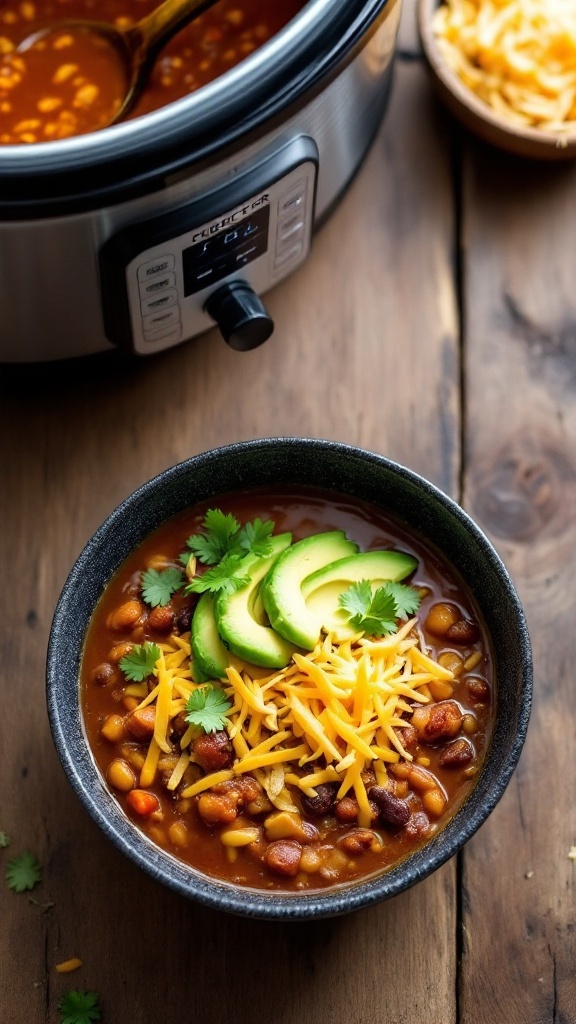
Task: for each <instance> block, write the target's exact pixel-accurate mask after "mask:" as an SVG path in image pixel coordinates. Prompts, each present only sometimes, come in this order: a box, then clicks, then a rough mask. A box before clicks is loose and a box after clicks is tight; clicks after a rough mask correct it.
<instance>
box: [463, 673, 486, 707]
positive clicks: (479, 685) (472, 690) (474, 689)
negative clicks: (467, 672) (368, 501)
mask: <svg viewBox="0 0 576 1024" xmlns="http://www.w3.org/2000/svg"><path fill="white" fill-rule="evenodd" d="M466 689H467V690H468V693H469V694H470V696H471V697H472V699H473V700H475V701H477V702H478V703H479V704H483V703H484V702H485V701H487V700H488V697H489V694H490V687H489V686H488V683H487V682H486V680H485V679H482V678H481V677H480V676H468V678H467V679H466Z"/></svg>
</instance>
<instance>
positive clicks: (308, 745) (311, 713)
mask: <svg viewBox="0 0 576 1024" xmlns="http://www.w3.org/2000/svg"><path fill="white" fill-rule="evenodd" d="M160 647H161V655H160V658H159V659H158V661H157V662H156V666H155V670H154V671H155V675H156V676H157V685H156V686H155V687H154V688H153V689H152V691H151V692H150V693H149V694H148V695H147V697H145V698H144V699H143V700H142V701H141V703H140V705H139V707H145V706H147V705H149V704H153V703H155V707H156V719H155V729H154V735H153V737H152V739H151V741H150V744H149V748H148V753H147V756H146V759H145V762H144V765H143V767H142V770H141V777H140V785H141V786H144V787H146V786H150V785H152V783H153V782H154V780H155V778H156V774H157V772H158V771H159V770H160V767H161V765H162V761H161V758H162V754H163V753H166V751H171V752H172V758H173V761H175V764H174V765H173V766H172V772H171V776H170V778H169V780H168V789H170V790H174V789H176V787H177V786H178V785H180V783H181V782H182V779H183V777H184V776H185V773H186V771H187V769H188V767H189V766H190V765H191V764H193V763H194V751H193V741H194V739H195V738H196V737H197V736H199V735H201V730H200V729H199V728H198V727H196V726H193V725H190V726H189V728H188V729H187V730H186V732H185V733H184V735H183V736H182V737H181V739H180V740H179V746H180V754H179V755H178V754H177V755H174V753H173V749H172V747H171V745H170V741H169V735H170V731H171V722H172V719H173V718H174V717H175V716H176V715H177V714H179V712H181V711H182V710H185V707H186V701H187V700H188V698H189V697H190V695H191V694H192V693H193V691H194V690H195V689H197V688H198V687H200V686H203V685H206V684H203V683H196V682H195V681H194V679H193V675H192V670H191V667H190V653H191V652H190V643H189V638H188V637H176V636H174V637H171V638H170V640H169V642H167V643H165V644H161V645H160ZM260 671H262V670H260ZM453 678H454V677H453V674H452V672H450V671H449V670H448V669H446V668H443V667H442V666H441V665H439V664H438V663H437V662H435V661H433V659H432V658H430V657H429V656H428V655H427V654H426V653H425V651H423V650H422V644H421V639H420V635H419V633H418V632H417V629H416V620H415V619H411V620H410V621H409V622H406V623H405V624H404V625H403V626H402V628H401V629H400V630H399V631H398V632H397V633H396V634H394V635H392V636H386V637H384V638H382V639H381V640H369V639H367V638H365V637H364V636H363V634H362V633H358V634H356V635H355V636H353V637H351V638H349V639H347V640H346V641H345V642H343V643H338V642H337V641H336V639H335V638H334V637H333V636H331V635H328V636H326V637H324V638H323V639H322V640H321V642H319V643H318V645H317V646H316V648H315V650H314V651H312V652H311V653H310V654H306V655H303V654H302V655H301V654H295V655H294V657H293V659H292V661H291V663H290V665H289V666H288V667H287V668H285V669H282V670H281V671H276V672H274V673H273V674H270V675H266V676H263V675H257V674H256V672H255V671H254V670H253V669H251V668H250V667H249V666H247V665H244V664H243V663H240V662H237V663H236V665H230V666H229V667H228V669H227V674H226V678H225V679H223V680H221V681H218V680H215V681H214V684H213V685H215V686H221V687H222V688H223V690H224V692H225V693H226V696H227V697H228V700H229V701H230V703H231V705H232V706H231V708H230V710H229V711H228V713H227V716H226V717H227V725H226V730H227V732H228V735H229V737H230V740H231V742H232V745H233V747H234V751H235V755H236V757H235V762H234V764H233V767H232V768H229V769H225V770H223V771H218V772H213V773H211V774H208V775H205V776H203V777H201V778H198V779H197V780H196V781H193V782H191V783H190V784H189V785H187V786H186V788H184V790H183V791H182V797H183V798H188V797H193V796H196V795H197V794H199V793H201V792H203V791H204V790H206V789H210V788H211V787H212V786H214V785H216V784H217V783H220V782H225V781H228V780H230V779H233V778H235V777H237V776H239V775H243V774H246V773H251V774H253V775H254V776H255V778H257V779H258V781H259V782H260V783H261V785H262V786H263V788H264V789H265V790H266V793H267V795H268V798H269V799H270V801H271V803H272V804H273V805H274V806H275V807H277V808H278V809H279V810H288V811H296V810H297V809H298V808H297V807H296V805H295V802H294V796H293V795H292V794H293V793H294V790H295V789H297V790H300V792H301V793H304V794H306V795H307V796H315V795H316V790H315V788H314V787H315V786H320V785H322V784H324V783H327V782H335V783H338V784H339V786H338V792H337V799H339V800H340V799H342V797H344V796H345V795H346V794H347V793H353V794H354V796H355V797H356V800H357V801H358V805H359V808H360V813H359V817H358V822H359V824H360V825H361V826H362V827H368V826H369V824H370V820H371V810H370V805H369V803H368V794H367V792H366V788H365V785H364V782H363V779H362V775H363V773H364V772H365V771H366V769H367V768H371V770H372V771H373V772H374V774H375V776H376V780H377V782H378V784H379V785H385V784H386V781H387V770H388V766H389V765H391V764H396V763H397V762H399V761H400V760H404V761H407V762H409V761H412V755H411V754H410V753H409V751H408V750H406V749H405V748H404V746H403V743H402V739H401V735H402V734H401V733H399V732H398V730H399V729H401V728H402V727H403V726H405V725H406V724H407V717H406V716H408V715H410V714H411V713H412V710H413V705H414V703H416V704H427V703H428V702H429V701H430V700H431V694H430V691H429V689H428V683H430V682H432V681H433V680H452V679H453ZM303 769H305V773H303Z"/></svg>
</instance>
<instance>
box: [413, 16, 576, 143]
mask: <svg viewBox="0 0 576 1024" xmlns="http://www.w3.org/2000/svg"><path fill="white" fill-rule="evenodd" d="M433 27H434V32H435V34H436V37H437V41H438V46H439V48H440V51H441V53H442V55H443V57H444V59H445V60H446V63H447V64H448V66H449V67H450V68H451V69H452V70H453V71H455V72H456V74H457V75H458V76H459V78H460V79H461V80H462V81H463V82H464V84H465V85H467V86H468V87H469V88H470V89H472V90H473V91H474V92H475V93H476V94H477V96H479V97H480V99H482V100H484V101H485V102H486V103H487V104H488V105H489V106H490V107H492V109H493V110H494V111H495V112H496V113H497V114H499V115H501V116H502V117H503V118H505V119H506V120H508V121H509V122H511V123H512V124H517V125H520V126H524V127H534V128H540V129H545V130H546V131H552V132H554V131H555V132H559V133H565V132H567V131H570V130H572V129H574V128H576V0H445V2H443V3H441V5H440V6H439V7H438V9H437V10H436V12H435V15H434V21H433Z"/></svg>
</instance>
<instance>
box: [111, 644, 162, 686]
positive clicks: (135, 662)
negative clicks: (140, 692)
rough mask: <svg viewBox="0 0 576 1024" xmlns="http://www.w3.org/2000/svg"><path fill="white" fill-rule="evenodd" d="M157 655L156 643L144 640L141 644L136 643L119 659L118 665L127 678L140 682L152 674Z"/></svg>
mask: <svg viewBox="0 0 576 1024" xmlns="http://www.w3.org/2000/svg"><path fill="white" fill-rule="evenodd" d="M159 657H160V648H159V647H158V644H152V643H150V641H149V640H146V642H145V643H143V644H136V645H135V646H134V647H133V648H132V650H131V651H130V653H129V654H126V655H125V656H124V657H123V658H121V659H120V661H119V665H120V668H121V669H122V671H123V673H124V675H125V676H126V678H127V679H130V680H131V681H132V682H133V683H142V682H143V681H144V680H145V679H147V677H148V676H150V675H152V672H153V671H154V666H155V665H156V662H157V661H158V658H159Z"/></svg>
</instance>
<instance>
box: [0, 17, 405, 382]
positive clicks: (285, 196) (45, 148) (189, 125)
mask: <svg viewBox="0 0 576 1024" xmlns="http://www.w3.org/2000/svg"><path fill="white" fill-rule="evenodd" d="M400 7H401V0H309V3H308V4H307V5H306V6H305V7H304V8H303V9H302V11H301V12H300V14H298V15H297V16H296V17H295V18H294V19H293V20H292V21H291V22H290V23H289V24H288V25H287V26H286V27H285V28H284V29H283V30H282V31H281V32H279V33H278V34H277V35H276V36H274V37H273V38H272V39H271V40H270V41H269V42H268V43H266V44H265V45H264V46H262V47H261V48H260V49H259V50H257V51H256V52H255V53H253V54H252V55H251V56H249V57H248V58H246V59H245V60H244V61H243V62H242V63H241V64H239V65H237V66H236V67H235V68H233V69H231V70H230V71H228V72H226V74H224V75H222V76H221V77H220V78H218V79H216V81H214V82H212V83H210V84H209V85H206V86H204V87H203V88H201V89H199V90H198V91H197V92H196V93H193V94H191V95H190V96H187V97H186V98H184V99H181V100H178V101H177V102H174V103H172V104H170V105H168V106H166V107H164V108H162V109H160V110H156V111H154V112H153V113H150V114H146V115H144V116H142V117H139V118H136V119H134V120H132V121H127V122H125V123H123V124H119V125H116V126H114V127H111V128H107V129H104V130H102V131H99V132H94V133H92V134H90V135H83V136H79V137H77V138H71V139H65V140H62V141H59V142H54V143H45V144H33V145H15V146H3V147H0V332H1V336H0V361H3V362H30V361H39V360H49V359H64V358H69V357H73V356H80V355H87V354H90V353H95V352H99V351H102V350H105V349H107V348H111V347H112V346H120V347H122V348H124V349H127V350H129V351H131V352H134V353H137V354H140V355H151V354H154V353H156V352H159V351H161V350H162V349H165V348H167V347H169V346H172V345H176V344H179V343H180V342H183V341H186V340H188V339H190V338H192V337H194V336H195V335H198V334H200V333H201V332H203V331H205V330H207V329H208V328H209V327H211V326H213V325H214V323H215V322H216V323H218V324H219V326H220V329H221V332H222V334H223V336H224V338H225V340H226V341H227V342H228V343H229V344H230V345H231V346H232V347H233V348H237V349H240V350H242V349H249V348H253V347H255V346H256V345H258V344H260V343H261V342H262V341H264V340H265V339H266V338H267V337H268V336H269V334H270V333H271V330H272V328H273V324H272V321H271V318H270V317H269V315H268V313H267V312H266V309H265V307H264V305H263V303H262V300H261V296H262V295H263V294H264V293H265V292H266V291H267V290H268V289H270V288H272V287H274V286H275V285H277V284H279V283H280V282H281V281H282V280H283V279H284V278H285V277H286V276H287V275H288V274H290V273H292V272H293V271H294V270H295V269H296V268H297V267H299V266H300V265H301V264H302V262H303V261H304V260H305V259H306V258H307V256H308V254H309V251H310V247H311V243H312V238H313V234H314V231H315V229H316V228H317V227H318V226H319V225H320V224H321V223H322V222H323V220H324V219H325V218H326V217H327V216H328V214H329V212H330V210H331V209H332V207H333V206H334V205H335V203H336V202H337V200H338V199H339V197H340V196H341V195H342V193H343V192H344V190H345V189H346V186H347V185H348V183H349V182H350V180H351V179H352V177H353V175H354V173H355V171H356V170H357V169H358V167H359V166H360V164H361V162H362V159H363V157H364V155H365V153H366V151H367V149H368V147H369V145H370V142H371V141H372V139H373V137H374V135H375V133H376V130H377V128H378V126H379V124H380V121H381V119H382V116H383V114H384V110H385V107H386V102H387V98H388V93H389V89H390V81H391V74H392V65H393V53H394V48H395V41H396V34H397V29H398V22H399V18H400Z"/></svg>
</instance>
